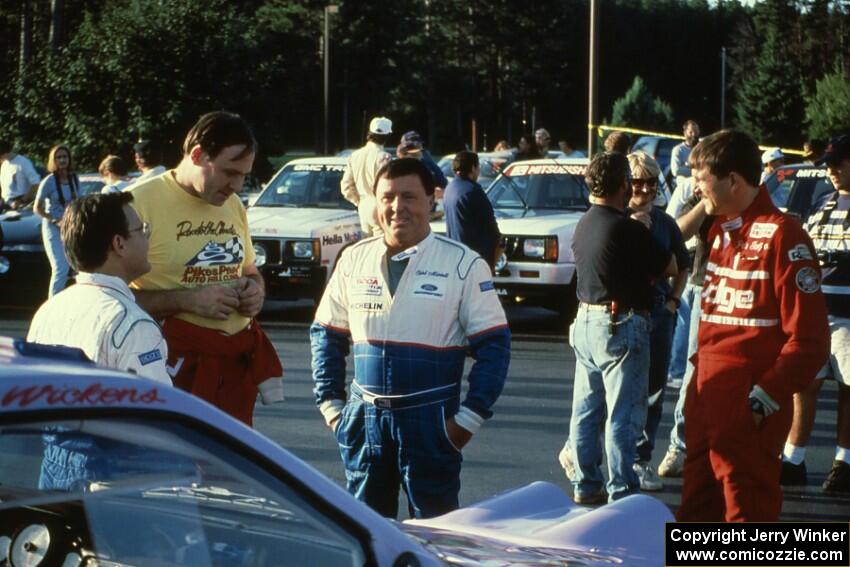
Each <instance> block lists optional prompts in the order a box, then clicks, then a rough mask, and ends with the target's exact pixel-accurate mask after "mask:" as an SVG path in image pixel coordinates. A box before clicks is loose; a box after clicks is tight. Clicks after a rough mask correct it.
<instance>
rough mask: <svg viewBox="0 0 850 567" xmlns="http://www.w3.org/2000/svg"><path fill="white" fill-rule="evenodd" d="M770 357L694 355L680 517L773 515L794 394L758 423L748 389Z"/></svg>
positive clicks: (738, 518)
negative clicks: (745, 358)
mask: <svg viewBox="0 0 850 567" xmlns="http://www.w3.org/2000/svg"><path fill="white" fill-rule="evenodd" d="M772 362H775V361H771V362H765V363H762V364H759V363H758V362H756V363H754V361H753V360H749V361H741V360H729V359H721V358H719V357H717V358H714V357H711V356H706V355H702V354H701V355H699V361H698V364H697V367H696V369H695V377H696V378H695V379H694V380H692V381H691V383H690V386H689V388H688V391H687V393H686V397H685V411H684V413H685V445H686V447H687V456H686V458H685V468H684V472H683V477H684V485H683V487H682V505H681V507H680V508H679V511H678V513H677V515H676V518H677V520H679V521H682V522H722V521H727V522H742V521H752V522H755V521H758V522H771V521H776V520H778V519H779V513H780V511H781V510H782V489H781V487H780V485H779V474H780V471H781V463H780V460H779V455H780V453H781V451H782V446H783V444H784V442H785V438H786V436H787V435H788V430H789V429H790V428H791V418H792V414H793V404H792V400H791V399H790V398H789V399H787V400H776V402H777V403H778V404H779V406H780V409H779V411H777V412H775V413H773V414H771V415H770V416H768V417H766V418H764V419H763V420H762V422H761V424H759V425H758V426H757V425H756V423H755V420H754V419H753V413H752V411H751V410H750V404H749V399H748V397H749V393H750V390H752V388H753V385H754V384H755V383H756V381H757V379H758V377H760V376H761V375H762V374H763V373H764V371H765V370H766V369H767V368H768V367H769V366H770V364H771V363H772Z"/></svg>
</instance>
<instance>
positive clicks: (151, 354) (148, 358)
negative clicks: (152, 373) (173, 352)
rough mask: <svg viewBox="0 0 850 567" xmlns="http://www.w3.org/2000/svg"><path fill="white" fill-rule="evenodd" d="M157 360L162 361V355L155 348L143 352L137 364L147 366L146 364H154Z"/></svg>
mask: <svg viewBox="0 0 850 567" xmlns="http://www.w3.org/2000/svg"><path fill="white" fill-rule="evenodd" d="M157 360H162V353H161V352H160V351H159V349H158V348H155V349H153V350H151V351H148V352H143V353H142V354H140V355H139V362H140V363H141V364H142V366H147V365H148V364H151V363H152V362H156V361H157Z"/></svg>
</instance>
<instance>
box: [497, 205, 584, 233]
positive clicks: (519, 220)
mask: <svg viewBox="0 0 850 567" xmlns="http://www.w3.org/2000/svg"><path fill="white" fill-rule="evenodd" d="M495 213H496V220H497V221H498V223H499V231H500V232H501V233H502V234H531V235H536V234H540V235H546V234H563V233H564V232H565V231H566V232H570V233H571V232H572V231H573V230H575V226H576V225H577V224H578V221H579V220H581V217H582V215H584V211H565V210H550V209H527V210H526V209H496V210H495Z"/></svg>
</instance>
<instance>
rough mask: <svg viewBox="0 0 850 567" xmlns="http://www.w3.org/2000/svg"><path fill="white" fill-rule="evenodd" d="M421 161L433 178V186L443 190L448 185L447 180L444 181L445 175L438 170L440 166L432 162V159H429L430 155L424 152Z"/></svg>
mask: <svg viewBox="0 0 850 567" xmlns="http://www.w3.org/2000/svg"><path fill="white" fill-rule="evenodd" d="M422 161H424V162H425V167H427V168H428V169H429V170H431V174H432V175H433V176H434V185H436V186H437V187H442V188H444V189H445V187H446V185H448V184H449V180H448V179H446V174H445V173H443V170H442V169H440V166H438V165H437V164H436V162H434V159H433V158H432V157H431V154H429V153H428V152H425V154H423V156H422Z"/></svg>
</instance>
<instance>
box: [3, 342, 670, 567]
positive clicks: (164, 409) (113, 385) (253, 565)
mask: <svg viewBox="0 0 850 567" xmlns="http://www.w3.org/2000/svg"><path fill="white" fill-rule="evenodd" d="M57 351H59V352H57ZM72 351H73V352H72ZM81 355H82V353H81V352H80V351H76V349H62V348H60V349H57V348H56V347H44V346H40V345H32V344H29V343H25V342H24V341H22V340H20V339H18V340H15V341H13V340H11V339H5V338H0V452H2V453H0V454H2V455H3V457H2V459H3V460H2V464H3V466H0V565H9V566H11V567H24V566H29V567H36V566H40V567H48V566H63V567H64V566H83V565H100V566H109V567H148V566H158V567H166V566H167V567H218V566H223V565H227V566H228V567H288V566H293V567H294V566H301V565H322V566H325V565H327V566H332V567H335V566H339V567H353V566H375V567H383V566H386V567H391V566H392V567H425V566H435V567H436V566H439V565H520V566H521V565H572V566H576V567H579V566H585V567H610V566H617V565H622V566H630V567H652V566H656V565H663V564H664V524H665V522H669V521H672V520H673V516H672V514H671V513H670V511H669V510H668V509H667V507H666V506H665V505H664V504H663V503H662V502H660V501H659V500H656V499H654V498H652V497H650V496H646V495H643V494H638V495H633V496H629V497H626V498H623V499H622V500H618V501H617V502H615V503H612V504H608V505H605V506H602V507H600V508H598V509H596V510H590V509H588V508H583V507H580V506H577V505H576V504H574V503H573V502H572V500H571V499H570V498H569V496H567V495H566V494H565V493H564V492H563V491H561V489H560V488H558V487H557V486H555V485H554V484H551V483H546V482H535V483H532V484H529V485H527V486H524V487H520V488H517V489H515V490H511V491H508V492H505V493H502V494H500V495H497V496H494V497H493V498H490V499H488V500H485V501H483V502H479V503H477V504H473V505H471V506H468V507H465V508H462V509H460V510H456V511H454V512H451V513H449V514H446V515H444V516H440V517H437V518H432V519H430V520H419V521H407V522H403V523H398V522H394V521H390V520H387V519H386V518H383V517H381V516H379V515H378V514H377V513H376V512H374V511H373V510H371V509H370V508H368V507H367V506H366V505H365V504H363V503H362V502H360V501H358V500H355V499H354V497H352V496H351V495H350V494H348V493H347V492H346V491H345V490H344V489H343V488H341V487H339V486H337V485H336V484H334V483H333V482H332V481H330V480H329V479H328V478H326V477H324V476H322V475H321V474H320V473H319V472H318V471H316V470H315V469H314V468H313V467H311V466H310V465H308V464H307V463H305V462H303V461H301V460H300V459H298V458H297V457H295V456H294V455H293V454H291V453H289V452H288V451H286V450H285V449H283V448H282V447H280V446H279V445H278V444H277V443H275V442H273V441H272V440H270V439H268V438H266V437H264V436H263V435H261V434H260V433H258V432H257V431H255V430H253V429H251V428H249V427H247V426H246V425H244V424H242V423H240V422H237V421H236V420H235V419H233V418H232V417H230V416H228V415H226V414H224V413H223V412H221V411H220V410H218V409H217V408H215V407H213V406H211V405H209V404H207V403H206V402H204V401H202V400H200V399H199V398H197V397H195V396H193V395H191V394H189V393H186V392H183V391H181V390H178V389H176V388H170V387H167V386H163V385H162V384H159V383H156V382H153V381H149V380H146V379H142V378H138V377H132V376H130V375H129V374H125V373H122V372H117V371H113V370H107V369H103V368H97V367H95V366H94V365H92V364H90V363H86V362H82V361H81V360H80V359H81Z"/></svg>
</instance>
